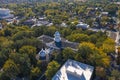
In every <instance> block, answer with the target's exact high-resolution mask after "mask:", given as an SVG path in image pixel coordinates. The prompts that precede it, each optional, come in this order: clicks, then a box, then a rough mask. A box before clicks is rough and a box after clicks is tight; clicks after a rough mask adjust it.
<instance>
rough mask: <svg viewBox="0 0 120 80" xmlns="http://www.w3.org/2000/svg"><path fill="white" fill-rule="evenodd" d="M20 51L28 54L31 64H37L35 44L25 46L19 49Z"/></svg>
mask: <svg viewBox="0 0 120 80" xmlns="http://www.w3.org/2000/svg"><path fill="white" fill-rule="evenodd" d="M19 53H21V54H28V56H29V58H30V61H31V64H36V58H35V57H36V48H35V47H33V46H23V47H21V48H20V49H19Z"/></svg>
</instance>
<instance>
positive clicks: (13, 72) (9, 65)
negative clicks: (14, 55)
mask: <svg viewBox="0 0 120 80" xmlns="http://www.w3.org/2000/svg"><path fill="white" fill-rule="evenodd" d="M3 71H4V72H5V75H6V76H7V77H9V78H10V79H12V78H13V79H14V78H16V76H17V75H18V74H19V68H18V66H17V64H15V63H14V62H13V61H12V60H10V59H9V60H7V61H6V62H5V64H4V66H3Z"/></svg>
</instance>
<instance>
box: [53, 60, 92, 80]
mask: <svg viewBox="0 0 120 80" xmlns="http://www.w3.org/2000/svg"><path fill="white" fill-rule="evenodd" d="M93 71H94V67H93V66H90V65H87V64H84V63H81V62H78V61H75V60H70V59H69V60H68V61H66V62H65V64H64V65H63V66H62V67H61V69H60V70H59V71H58V72H57V73H56V74H55V75H54V77H53V78H52V80H90V79H91V76H92V73H93Z"/></svg>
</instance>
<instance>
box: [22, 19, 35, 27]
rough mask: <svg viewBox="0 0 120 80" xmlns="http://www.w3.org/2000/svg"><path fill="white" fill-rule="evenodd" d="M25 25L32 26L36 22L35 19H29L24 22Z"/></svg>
mask: <svg viewBox="0 0 120 80" xmlns="http://www.w3.org/2000/svg"><path fill="white" fill-rule="evenodd" d="M23 24H24V25H28V26H32V25H34V24H35V21H34V20H33V19H29V20H26V21H24V22H23Z"/></svg>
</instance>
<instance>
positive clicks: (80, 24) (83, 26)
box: [76, 23, 89, 29]
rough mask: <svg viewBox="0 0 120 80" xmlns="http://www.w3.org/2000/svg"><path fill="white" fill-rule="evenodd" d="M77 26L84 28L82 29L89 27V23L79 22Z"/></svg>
mask: <svg viewBox="0 0 120 80" xmlns="http://www.w3.org/2000/svg"><path fill="white" fill-rule="evenodd" d="M76 27H77V28H82V29H87V28H89V25H87V24H84V23H79V24H77V25H76Z"/></svg>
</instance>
